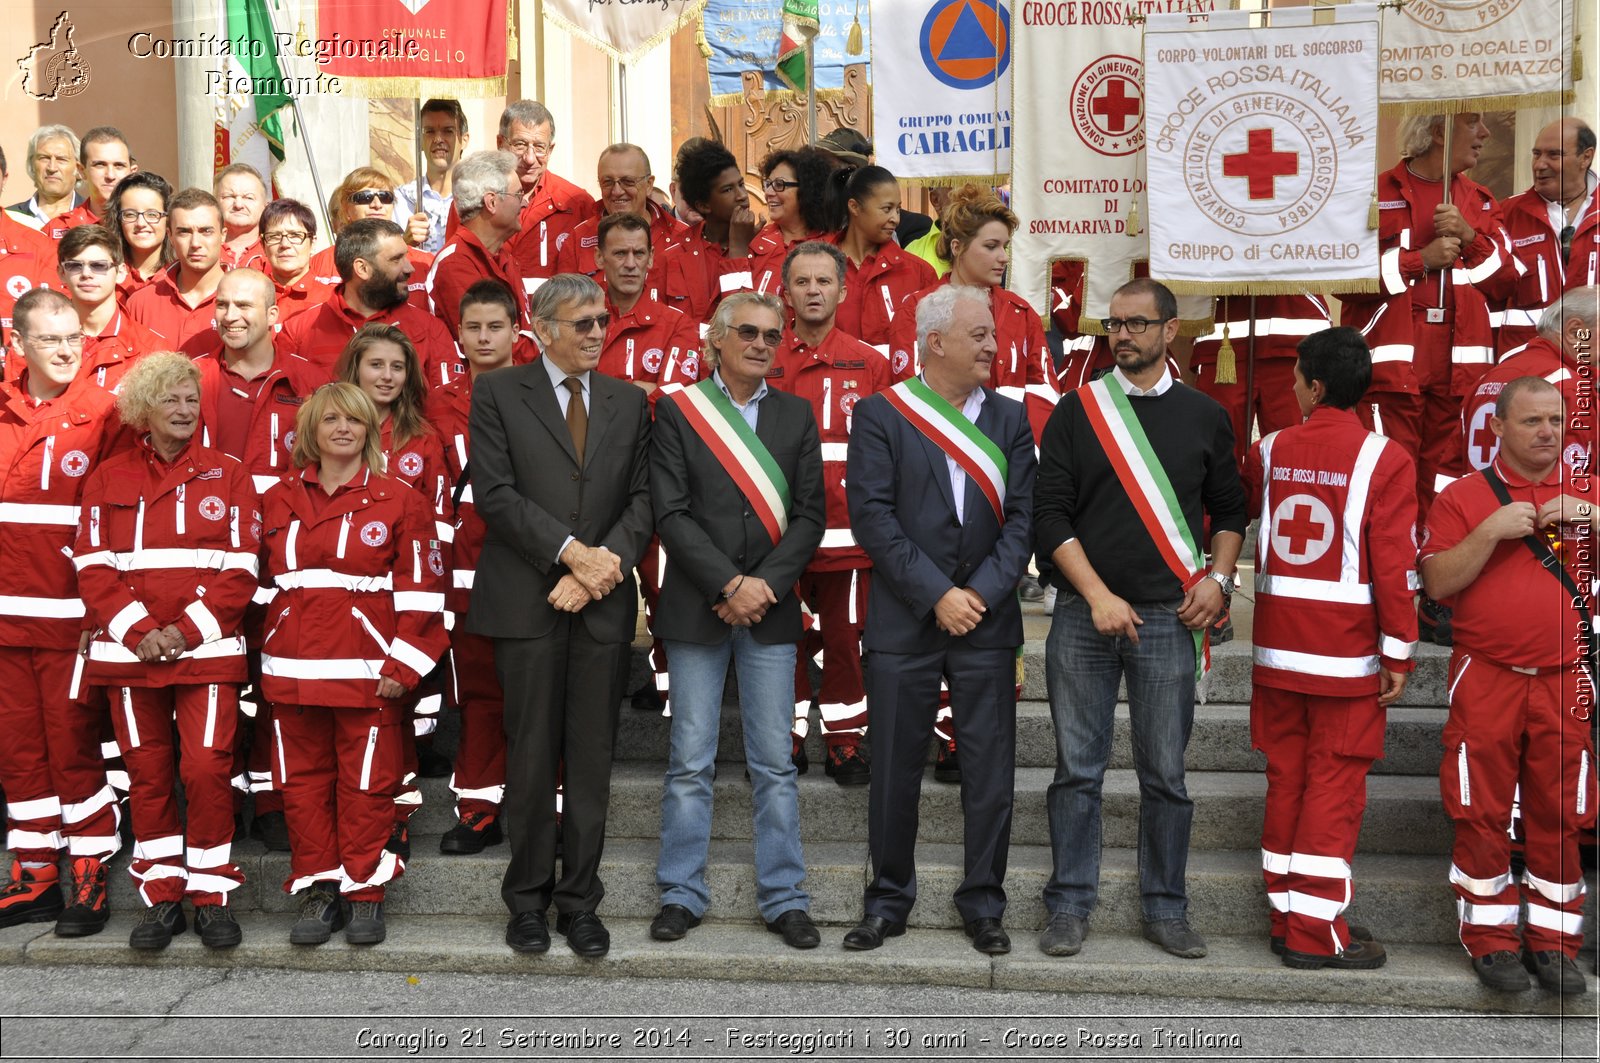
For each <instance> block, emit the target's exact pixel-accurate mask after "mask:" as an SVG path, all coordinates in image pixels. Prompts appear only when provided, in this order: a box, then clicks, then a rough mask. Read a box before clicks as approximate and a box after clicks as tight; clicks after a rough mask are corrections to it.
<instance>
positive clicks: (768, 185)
mask: <svg viewBox="0 0 1600 1063" xmlns="http://www.w3.org/2000/svg"><path fill="white" fill-rule="evenodd" d="M761 187H762V188H764V189H766V190H767V191H768V192H787V191H789V189H791V188H799V187H800V182H799V181H772V180H767V181H762V182H761Z"/></svg>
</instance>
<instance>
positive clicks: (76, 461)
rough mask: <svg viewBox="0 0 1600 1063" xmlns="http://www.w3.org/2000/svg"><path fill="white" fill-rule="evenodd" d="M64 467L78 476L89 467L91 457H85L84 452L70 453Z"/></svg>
mask: <svg viewBox="0 0 1600 1063" xmlns="http://www.w3.org/2000/svg"><path fill="white" fill-rule="evenodd" d="M64 467H65V468H66V470H67V471H68V472H70V473H72V475H74V476H77V475H80V474H81V473H82V472H83V470H84V469H87V468H88V467H89V459H88V458H86V457H84V456H83V455H82V454H68V455H67V457H66V463H65V466H64Z"/></svg>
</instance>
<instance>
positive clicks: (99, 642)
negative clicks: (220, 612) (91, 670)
mask: <svg viewBox="0 0 1600 1063" xmlns="http://www.w3.org/2000/svg"><path fill="white" fill-rule="evenodd" d="M244 652H245V642H244V636H243V635H236V636H234V637H233V638H227V639H218V640H217V641H215V642H202V643H201V644H200V645H198V646H196V647H195V648H194V649H192V650H184V651H183V652H182V653H180V654H178V656H177V657H175V658H173V660H176V661H218V660H222V659H223V658H225V657H242V656H244ZM89 660H91V661H100V662H101V663H103V664H141V663H144V662H141V661H140V660H139V655H138V654H136V653H134V652H133V651H132V650H130V649H128V648H127V647H126V646H124V645H122V644H121V643H119V642H107V641H106V640H105V639H95V640H94V641H93V642H91V643H90V644H89Z"/></svg>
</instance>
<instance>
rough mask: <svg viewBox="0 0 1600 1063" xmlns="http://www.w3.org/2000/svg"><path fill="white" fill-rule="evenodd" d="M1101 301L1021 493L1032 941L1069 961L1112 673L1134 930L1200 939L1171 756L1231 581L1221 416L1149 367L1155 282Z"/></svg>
mask: <svg viewBox="0 0 1600 1063" xmlns="http://www.w3.org/2000/svg"><path fill="white" fill-rule="evenodd" d="M1110 311H1111V316H1110V317H1108V318H1106V319H1105V320H1104V321H1103V322H1102V323H1103V325H1104V326H1105V331H1106V335H1107V337H1109V339H1110V341H1111V349H1112V354H1113V356H1114V357H1115V358H1116V362H1117V367H1116V369H1114V370H1112V371H1111V373H1109V374H1108V375H1106V376H1104V377H1101V378H1100V379H1098V380H1095V381H1094V382H1092V383H1090V384H1088V385H1086V386H1084V387H1081V388H1078V389H1077V390H1076V391H1073V392H1070V393H1068V394H1067V395H1065V396H1063V397H1062V400H1061V403H1060V405H1058V406H1057V407H1056V409H1055V412H1054V413H1053V414H1051V416H1050V422H1049V424H1048V425H1047V426H1046V428H1045V432H1044V438H1043V440H1042V441H1041V444H1040V452H1039V482H1038V487H1037V490H1036V491H1035V492H1034V520H1035V525H1036V527H1037V529H1038V550H1039V566H1040V572H1041V574H1042V575H1044V577H1045V578H1047V579H1048V580H1049V581H1050V582H1051V583H1052V584H1053V585H1054V586H1055V587H1056V588H1057V590H1058V591H1059V592H1060V593H1059V596H1058V599H1057V602H1056V610H1055V615H1054V617H1053V619H1052V621H1051V624H1050V637H1049V642H1048V644H1047V646H1046V679H1047V682H1048V685H1049V690H1050V712H1051V715H1052V717H1053V718H1054V722H1055V732H1056V774H1055V780H1054V781H1053V782H1052V783H1051V784H1050V789H1049V793H1048V795H1047V802H1048V806H1049V811H1050V848H1051V852H1052V855H1053V859H1054V867H1053V869H1052V873H1051V876H1050V881H1049V883H1048V884H1047V885H1046V886H1045V891H1044V900H1045V907H1046V908H1047V909H1048V911H1049V921H1048V923H1047V925H1046V927H1045V930H1044V933H1043V934H1042V935H1041V936H1040V938H1039V948H1040V949H1041V950H1042V951H1044V952H1045V953H1047V954H1049V955H1052V956H1071V955H1074V954H1076V953H1077V952H1078V951H1079V950H1080V949H1081V948H1082V947H1083V938H1084V935H1085V933H1086V931H1087V929H1088V920H1089V916H1090V914H1091V913H1092V912H1093V910H1094V906H1095V902H1096V899H1097V897H1098V892H1099V880H1100V790H1101V784H1102V782H1103V780H1104V777H1105V770H1106V762H1107V760H1108V758H1109V757H1110V754H1111V733H1112V721H1113V714H1114V713H1115V710H1116V702H1117V687H1118V684H1119V683H1120V682H1121V681H1122V680H1123V679H1124V678H1126V680H1127V685H1128V706H1129V718H1130V722H1131V724H1132V727H1133V750H1134V769H1135V771H1136V772H1137V774H1138V777H1139V791H1140V809H1139V894H1140V898H1141V907H1142V909H1143V915H1144V934H1145V937H1146V938H1147V939H1149V940H1150V941H1152V942H1155V943H1156V944H1158V945H1160V946H1161V947H1162V948H1164V949H1166V950H1167V951H1168V952H1170V953H1172V954H1173V955H1175V956H1180V957H1183V958H1185V959H1194V958H1198V957H1201V956H1204V955H1205V954H1206V945H1205V941H1204V940H1203V939H1202V938H1201V937H1200V935H1199V934H1197V933H1195V931H1194V930H1193V929H1192V928H1191V927H1190V926H1189V920H1188V906H1189V897H1188V889H1187V886H1186V883H1185V873H1186V869H1187V866H1188V859H1189V831H1190V826H1191V824H1192V822H1193V819H1194V802H1193V801H1192V800H1191V799H1190V797H1189V794H1188V791H1187V789H1186V788H1185V786H1184V777H1183V754H1184V749H1185V747H1186V746H1187V745H1188V743H1189V731H1190V728H1191V726H1192V724H1193V722H1194V703H1195V693H1196V686H1197V682H1198V679H1199V677H1200V675H1201V674H1202V672H1203V669H1204V666H1205V663H1206V646H1205V645H1204V642H1205V638H1204V633H1205V630H1206V628H1207V626H1208V625H1210V624H1211V623H1212V622H1213V621H1215V620H1216V618H1217V615H1218V613H1219V612H1220V611H1221V610H1222V608H1223V603H1224V600H1225V598H1226V596H1227V595H1228V594H1229V593H1231V592H1232V590H1233V573H1234V565H1235V562H1236V561H1237V560H1238V557H1239V549H1240V547H1241V546H1242V545H1243V543H1244V530H1245V523H1246V511H1245V498H1244V490H1243V487H1242V486H1241V485H1240V481H1239V466H1238V462H1237V461H1236V460H1235V458H1234V454H1233V427H1232V425H1231V424H1230V422H1229V418H1228V414H1227V411H1226V410H1224V409H1223V408H1222V407H1221V406H1220V405H1218V403H1217V402H1216V400H1215V399H1212V398H1210V397H1209V396H1206V395H1204V394H1201V393H1200V392H1198V391H1196V390H1194V389H1192V388H1189V387H1187V386H1185V385H1184V384H1182V383H1181V382H1179V381H1176V380H1174V379H1173V377H1172V374H1171V372H1170V371H1169V370H1168V369H1167V365H1166V358H1167V345H1168V344H1170V343H1171V342H1172V340H1173V339H1174V338H1175V337H1176V336H1177V333H1178V306H1177V300H1176V299H1175V298H1174V296H1173V294H1172V292H1171V291H1170V290H1168V289H1167V287H1166V286H1165V285H1162V284H1160V283H1158V282H1156V281H1152V280H1149V279H1146V278H1139V279H1136V280H1133V281H1130V282H1128V283H1127V284H1125V285H1123V286H1122V287H1121V288H1119V289H1117V292H1116V294H1115V295H1113V296H1112V298H1111V306H1110ZM1208 517H1209V518H1210V526H1211V551H1212V563H1211V566H1210V568H1209V569H1208V568H1207V567H1206V563H1205V554H1204V552H1202V549H1201V542H1202V529H1203V527H1204V523H1205V520H1206V518H1208Z"/></svg>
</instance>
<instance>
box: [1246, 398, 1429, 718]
mask: <svg viewBox="0 0 1600 1063" xmlns="http://www.w3.org/2000/svg"><path fill="white" fill-rule="evenodd" d="M1244 483H1245V490H1246V491H1247V492H1248V494H1249V500H1250V506H1251V507H1252V509H1253V510H1254V511H1255V512H1256V513H1258V514H1259V515H1260V518H1261V524H1260V527H1259V530H1258V531H1257V539H1256V617H1255V633H1254V635H1253V636H1252V638H1253V639H1254V642H1255V673H1254V676H1255V679H1254V681H1255V682H1256V683H1257V684H1259V685H1261V686H1267V687H1275V688H1278V689H1281V690H1296V691H1301V692H1303V693H1307V694H1322V695H1327V696H1330V697H1357V696H1360V695H1363V694H1373V693H1376V692H1377V691H1378V689H1379V678H1378V668H1379V664H1380V661H1381V664H1382V666H1383V667H1384V668H1386V669H1388V670H1389V671H1392V672H1409V671H1410V670H1411V668H1412V660H1411V657H1412V653H1413V651H1414V650H1415V648H1416V641H1417V610H1416V606H1415V605H1414V604H1413V600H1412V595H1413V594H1414V593H1415V592H1416V590H1417V576H1416V559H1417V546H1416V519H1417V499H1416V471H1415V469H1414V467H1413V466H1412V464H1411V458H1410V457H1409V456H1408V455H1407V454H1406V453H1405V452H1404V451H1403V450H1401V448H1400V447H1399V445H1398V444H1396V443H1393V442H1391V441H1389V440H1387V439H1385V438H1383V437H1382V436H1380V435H1376V434H1374V433H1372V432H1368V431H1367V430H1366V429H1365V428H1363V427H1361V422H1360V421H1359V420H1357V418H1356V415H1355V414H1354V413H1353V412H1351V411H1350V410H1337V409H1333V408H1332V407H1328V406H1319V407H1317V408H1316V409H1315V410H1313V411H1312V413H1311V417H1310V418H1309V419H1307V421H1306V422H1305V423H1304V424H1300V425H1295V426H1294V427H1292V428H1285V429H1282V430H1280V431H1277V432H1273V433H1271V434H1270V435H1268V436H1267V437H1266V438H1264V439H1261V440H1259V441H1257V442H1256V444H1255V445H1254V446H1252V447H1251V448H1250V453H1249V456H1248V457H1246V459H1245V472H1244Z"/></svg>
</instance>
